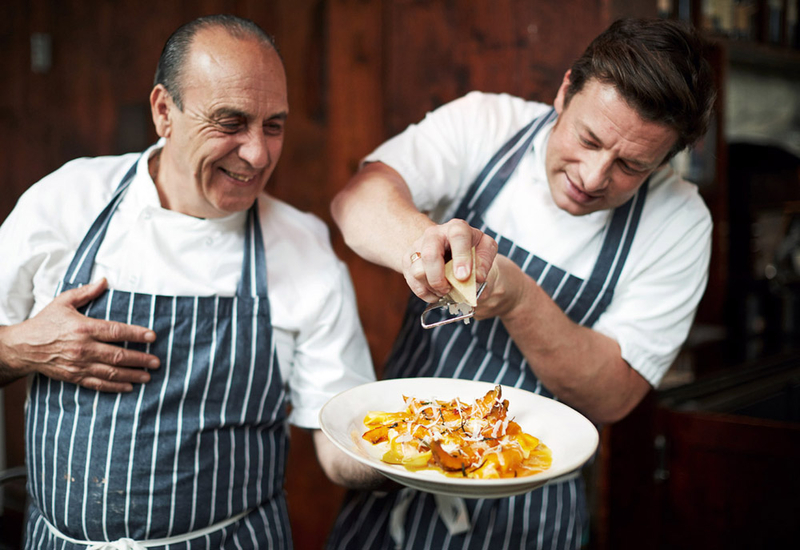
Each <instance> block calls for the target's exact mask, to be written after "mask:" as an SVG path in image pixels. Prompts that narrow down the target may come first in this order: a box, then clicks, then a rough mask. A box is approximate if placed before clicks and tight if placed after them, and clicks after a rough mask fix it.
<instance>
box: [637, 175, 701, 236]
mask: <svg viewBox="0 0 800 550" xmlns="http://www.w3.org/2000/svg"><path fill="white" fill-rule="evenodd" d="M643 217H644V218H645V219H646V220H647V219H650V220H651V221H654V222H657V223H658V224H659V225H662V224H663V225H666V226H671V227H673V228H675V227H676V226H677V227H683V228H685V229H687V230H688V229H689V228H690V227H695V226H698V225H699V226H702V227H704V228H706V230H707V231H708V232H710V231H711V226H712V220H711V212H710V211H709V210H708V207H707V206H706V203H705V201H704V200H703V198H702V196H701V195H700V191H699V189H698V187H697V185H695V184H693V183H691V182H688V181H686V180H684V179H682V178H681V177H680V176H679V175H678V174H677V173H676V172H675V171H674V170H673V169H672V167H670V166H665V167H663V168H662V169H660V170H658V171H657V172H656V173H654V174H653V176H652V177H651V180H650V184H649V188H648V194H647V202H646V203H645V211H644V213H643Z"/></svg>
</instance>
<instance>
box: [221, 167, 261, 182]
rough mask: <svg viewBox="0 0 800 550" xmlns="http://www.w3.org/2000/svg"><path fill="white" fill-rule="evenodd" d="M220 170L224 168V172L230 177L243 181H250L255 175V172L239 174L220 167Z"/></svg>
mask: <svg viewBox="0 0 800 550" xmlns="http://www.w3.org/2000/svg"><path fill="white" fill-rule="evenodd" d="M220 170H222V172H223V173H225V175H227V176H228V177H230V178H232V179H235V180H236V181H238V182H241V183H249V182H250V181H251V180H252V179H253V178H254V177H255V176H254V175H253V174H238V173H236V172H231V171H229V170H225V169H224V168H220Z"/></svg>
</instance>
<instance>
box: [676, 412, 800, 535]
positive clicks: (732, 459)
mask: <svg viewBox="0 0 800 550" xmlns="http://www.w3.org/2000/svg"><path fill="white" fill-rule="evenodd" d="M662 420H663V426H664V434H665V435H666V438H667V442H668V445H669V446H668V449H667V451H668V454H667V456H668V463H669V472H670V476H669V481H668V485H667V487H668V489H667V490H668V493H667V502H666V503H665V505H666V510H665V513H664V517H665V520H664V521H665V523H664V529H663V531H662V533H663V536H664V541H665V543H666V544H669V545H671V546H670V547H674V548H685V549H693V548H697V549H701V548H702V549H704V550H713V549H716V548H719V549H727V548H765V549H766V548H789V547H791V546H792V545H794V544H796V542H797V540H800V524H798V522H797V510H798V496H797V495H798V494H800V477H798V476H797V475H796V469H797V464H798V462H800V425H798V424H790V423H782V422H774V421H767V420H758V419H751V418H746V417H737V416H732V415H722V414H708V413H678V412H665V413H664V414H663V417H662Z"/></svg>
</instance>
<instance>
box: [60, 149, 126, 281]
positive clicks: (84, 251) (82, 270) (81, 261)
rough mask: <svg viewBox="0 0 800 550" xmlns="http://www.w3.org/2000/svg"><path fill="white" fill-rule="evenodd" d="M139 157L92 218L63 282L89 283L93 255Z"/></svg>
mask: <svg viewBox="0 0 800 550" xmlns="http://www.w3.org/2000/svg"><path fill="white" fill-rule="evenodd" d="M140 158H141V155H140V156H139V157H138V158H137V159H136V162H134V163H133V166H131V167H130V169H128V171H127V172H126V173H125V175H124V176H123V177H122V181H120V183H119V185H118V186H117V189H116V191H114V195H113V196H112V197H111V201H110V202H109V203H108V205H107V206H106V207H105V208H104V209H103V211H102V212H100V215H99V216H97V219H95V220H94V223H93V224H92V226H91V227H90V228H89V231H88V232H87V233H86V235H85V236H84V237H83V241H81V244H80V246H79V247H78V250H76V251H75V255H74V256H73V257H72V262H70V264H69V267H68V268H67V273H66V275H64V282H66V283H69V284H81V285H85V284H88V283H89V280H90V279H91V276H92V268H93V267H94V259H95V256H97V251H98V250H99V249H100V244H101V243H102V242H103V239H104V238H105V236H106V230H107V229H108V222H109V221H110V220H111V216H112V215H113V214H114V212H115V211H116V210H117V206H119V203H120V202H122V198H123V197H124V196H125V192H126V191H127V190H128V188H129V187H130V184H131V182H132V181H133V176H135V175H136V166H137V165H138V164H139V159H140Z"/></svg>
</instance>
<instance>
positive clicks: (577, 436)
mask: <svg viewBox="0 0 800 550" xmlns="http://www.w3.org/2000/svg"><path fill="white" fill-rule="evenodd" d="M493 387H494V384H491V383H488V382H474V381H471V380H457V379H450V378H404V379H397V380H383V381H380V382H372V383H369V384H364V385H361V386H358V387H355V388H352V389H350V390H347V391H344V392H342V393H340V394H338V395H336V396H335V397H333V398H332V399H330V401H328V402H327V403H326V404H325V406H324V407H322V410H321V411H320V414H319V420H320V425H321V427H322V431H323V432H324V433H325V435H327V436H328V438H329V439H330V440H331V441H333V443H334V444H335V445H336V446H337V447H339V448H340V449H342V450H343V451H344V452H345V453H347V454H348V455H350V456H351V457H353V458H354V459H356V460H358V461H359V462H362V463H364V464H366V465H368V466H371V467H373V468H375V469H376V470H378V471H380V472H381V473H382V474H383V475H385V476H386V477H388V478H390V479H392V480H394V481H396V482H398V483H401V484H403V485H406V486H408V487H412V488H414V489H418V490H420V491H427V492H429V493H438V494H442V495H449V496H459V497H465V498H500V497H506V496H512V495H519V494H523V493H527V492H529V491H532V490H534V489H536V488H538V487H541V486H542V485H544V484H545V483H548V482H552V481H558V479H559V478H566V477H568V476H570V475H573V474H575V473H576V472H577V471H578V470H579V468H580V467H581V466H582V465H583V464H584V463H585V462H586V461H587V460H589V459H590V458H591V456H592V455H593V454H594V452H595V450H596V449H597V444H598V441H599V436H598V433H597V429H596V428H595V426H594V424H592V423H591V422H590V421H589V420H588V419H587V418H586V417H584V416H583V415H581V414H580V413H579V412H577V411H576V410H574V409H572V408H570V407H568V406H567V405H564V404H563V403H559V402H558V401H555V400H553V399H548V398H547V397H542V396H541V395H536V394H534V393H531V392H528V391H525V390H520V389H516V388H512V387H508V386H503V387H502V394H503V398H504V399H508V403H509V405H508V414H509V417H511V418H513V419H514V420H515V421H516V422H517V423H518V424H519V425H520V427H522V429H523V431H525V432H527V433H529V434H531V435H533V436H535V437H538V438H539V439H540V440H541V442H542V443H544V444H545V445H547V446H548V447H549V448H550V450H551V451H552V453H553V463H552V465H551V466H550V468H549V469H548V470H545V471H544V472H541V473H538V474H534V475H532V476H526V477H519V478H513V479H469V478H455V477H448V476H445V475H444V474H442V473H441V472H438V471H434V470H423V471H417V472H411V471H409V470H406V469H405V468H404V467H403V466H400V465H396V464H387V463H386V462H383V461H382V460H381V458H380V457H381V452H380V449H379V447H378V446H375V445H372V444H371V443H369V442H368V441H365V440H363V439H361V435H362V434H363V433H364V432H365V431H366V427H365V426H364V423H363V421H364V416H365V415H366V414H367V412H368V411H389V412H396V411H401V410H403V409H405V403H404V401H403V396H404V395H405V396H408V397H417V398H421V399H439V400H450V399H453V398H455V397H458V398H460V399H461V400H462V401H472V400H475V399H477V398H478V397H481V396H483V395H485V394H486V392H487V391H489V390H490V389H492V388H493Z"/></svg>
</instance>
